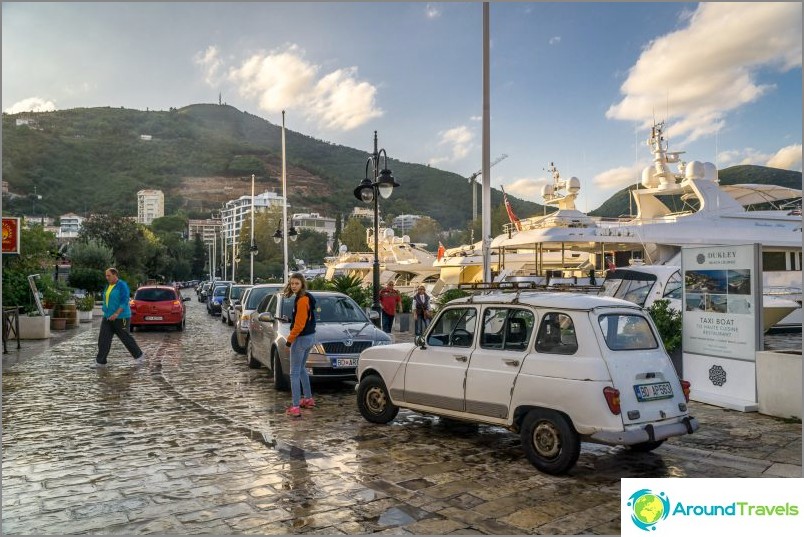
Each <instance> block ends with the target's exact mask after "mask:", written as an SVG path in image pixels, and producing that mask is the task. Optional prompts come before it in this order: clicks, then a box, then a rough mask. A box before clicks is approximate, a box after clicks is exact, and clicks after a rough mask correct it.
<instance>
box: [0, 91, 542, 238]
mask: <svg viewBox="0 0 804 537" xmlns="http://www.w3.org/2000/svg"><path fill="white" fill-rule="evenodd" d="M17 119H29V124H27V125H17V124H16V120H17ZM142 135H147V136H150V139H142V138H141V136H142ZM286 154H287V179H288V180H287V185H288V201H289V203H290V205H291V206H292V207H293V211H294V212H303V211H317V212H320V213H322V214H326V215H332V216H334V215H335V214H336V213H342V214H346V213H350V212H351V210H352V208H353V207H354V206H355V205H358V204H359V202H358V201H357V200H355V198H354V196H353V194H352V191H353V190H354V188H355V187H356V186H357V185H358V183H359V180H360V179H361V178H362V177H363V176H364V173H365V164H366V158H367V156H368V154H367V153H366V151H362V150H357V149H352V148H349V147H344V146H341V145H337V144H333V143H330V142H326V141H323V140H317V139H315V138H312V137H310V136H305V135H303V134H300V133H297V132H293V131H291V130H286ZM388 166H389V168H390V169H391V170H392V172H393V174H394V177H395V178H396V180H397V182H399V183H400V184H401V185H402V186H401V188H399V189H396V190H395V191H394V195H393V196H392V197H391V198H390V199H389V200H387V201H386V200H383V201H382V212H383V214H395V215H396V214H408V213H410V214H426V215H430V216H432V217H433V218H435V219H436V220H438V221H439V223H440V224H441V226H442V227H443V228H444V229H449V228H463V227H464V226H465V225H466V222H467V221H468V220H469V219H470V218H471V212H472V211H471V203H472V192H471V189H470V187H469V184H468V183H467V180H466V178H464V177H461V176H460V175H458V174H455V173H450V172H446V171H443V170H438V169H435V168H431V167H429V166H426V165H421V164H414V163H407V162H400V161H398V160H394V159H388ZM252 173H254V174H255V175H256V178H257V183H258V186H257V189H258V192H262V191H264V190H271V189H274V190H275V191H276V192H281V127H280V126H277V125H274V124H272V123H270V122H268V121H266V120H264V119H262V118H259V117H257V116H254V115H252V114H249V113H246V112H241V111H239V110H237V109H236V108H234V107H231V106H227V105H215V104H196V105H191V106H187V107H184V108H180V109H171V110H169V111H140V110H129V109H123V108H109V107H103V108H78V109H70V110H59V111H54V112H43V113H36V114H16V115H8V114H3V180H5V181H8V183H9V188H10V191H11V192H12V193H13V194H16V195H17V196H11V197H10V198H9V197H7V198H5V199H4V208H3V210H4V212H6V213H7V214H16V215H19V214H23V213H28V214H30V212H31V210H32V209H33V203H34V201H33V196H32V195H33V193H34V186H36V192H37V194H39V195H41V196H42V199H41V200H36V201H35V204H36V207H35V210H36V213H37V214H46V215H49V216H58V215H60V214H64V213H67V212H75V213H78V214H86V213H92V212H108V213H118V214H126V215H133V214H136V209H137V207H136V192H137V191H138V190H141V189H144V188H156V189H160V190H162V191H163V192H164V193H165V205H166V207H165V212H166V214H172V213H174V212H175V211H177V210H179V209H182V210H184V211H185V212H187V213H188V214H190V215H191V216H193V217H201V218H206V217H209V214H210V212H211V211H214V210H217V209H220V207H221V204H222V202H224V201H226V200H228V199H232V198H236V197H238V196H240V195H244V194H247V193H250V177H251V174H252ZM509 199H510V200H511V205H512V206H513V208H514V211H515V212H516V213H517V214H520V215H529V214H541V212H542V206H541V205H539V204H536V203H532V202H529V201H524V200H520V199H517V198H514V197H512V196H509ZM447 200H448V201H449V202H448V203H445V202H446V201H447ZM491 203H492V206H495V207H496V206H498V205H501V204H502V193H501V192H500V191H498V190H493V191H492V196H491Z"/></svg>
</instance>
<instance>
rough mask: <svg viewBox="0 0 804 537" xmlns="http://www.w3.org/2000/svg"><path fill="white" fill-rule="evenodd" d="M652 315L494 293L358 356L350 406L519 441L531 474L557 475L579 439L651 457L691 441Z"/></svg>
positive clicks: (575, 299)
mask: <svg viewBox="0 0 804 537" xmlns="http://www.w3.org/2000/svg"><path fill="white" fill-rule="evenodd" d="M657 334H658V332H657V330H656V327H655V326H654V324H653V321H652V320H651V318H650V316H649V315H647V314H646V313H645V311H644V310H643V309H642V308H640V307H638V306H635V305H634V304H633V303H631V302H626V301H624V300H620V299H612V298H604V297H598V296H590V295H585V294H579V293H544V292H542V293H535V292H533V293H517V294H513V293H511V294H501V293H495V294H490V295H484V296H475V297H469V298H464V299H459V300H455V301H452V302H449V303H448V304H447V305H446V306H445V307H444V308H443V309H442V310H441V311H440V312H439V313H438V315H437V317H436V318H435V319H434V320H433V321H432V323H431V325H430V326H429V328H428V329H427V331H426V332H425V334H424V336H420V337H418V338H417V339H416V343H399V344H396V345H392V346H390V347H384V348H383V349H374V348H370V349H367V350H366V351H364V352H363V353H362V354H361V355H360V361H359V362H358V370H357V376H358V378H359V384H358V386H357V406H358V409H359V411H360V413H361V414H362V415H363V417H364V418H365V419H366V420H368V421H371V422H374V423H387V422H390V421H391V420H393V419H394V418H395V417H396V414H397V412H398V411H399V408H400V407H402V408H409V409H412V410H415V411H417V412H422V413H427V414H436V415H439V416H444V417H446V418H452V419H457V420H464V421H470V422H477V423H486V424H492V425H498V426H503V427H507V428H509V429H510V430H512V431H515V432H519V433H520V435H521V438H522V445H523V447H524V451H525V454H526V456H527V458H528V459H529V460H530V462H531V463H532V464H533V465H534V466H535V467H536V468H538V469H539V470H541V471H543V472H546V473H549V474H561V473H564V472H566V471H568V470H569V469H571V468H572V467H573V466H574V465H575V463H576V461H577V460H578V456H579V455H580V446H581V441H584V442H597V443H602V444H609V445H625V446H629V447H630V448H631V449H632V450H635V451H651V450H653V449H655V448H657V447H658V446H660V445H661V444H662V443H663V442H664V441H665V439H667V438H670V437H673V436H680V435H685V434H691V433H692V432H694V431H695V430H697V429H698V421H697V420H696V419H695V418H692V417H690V415H689V412H688V410H687V402H688V401H689V390H690V385H689V383H688V382H686V381H683V380H680V379H679V378H678V376H677V374H676V371H675V368H674V367H673V364H672V362H671V361H670V357H669V356H668V355H667V353H666V351H665V349H664V347H663V346H662V343H661V339H660V338H659V337H658V336H657Z"/></svg>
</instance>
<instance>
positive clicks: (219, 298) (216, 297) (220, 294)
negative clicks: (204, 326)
mask: <svg viewBox="0 0 804 537" xmlns="http://www.w3.org/2000/svg"><path fill="white" fill-rule="evenodd" d="M231 285H232V282H215V285H214V286H213V287H212V292H211V293H210V294H209V298H208V299H207V313H209V314H210V315H220V314H221V304H222V303H223V299H224V298H226V291H227V290H228V289H229V287H230V286H231Z"/></svg>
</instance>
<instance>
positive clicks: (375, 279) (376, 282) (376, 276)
mask: <svg viewBox="0 0 804 537" xmlns="http://www.w3.org/2000/svg"><path fill="white" fill-rule="evenodd" d="M372 159H373V161H374V185H375V186H374V264H373V265H372V270H373V271H374V273H373V274H372V288H373V289H372V291H373V294H374V304H373V305H372V308H373V309H374V311H376V312H377V313H380V309H381V308H380V201H379V199H378V198H379V197H380V191H379V188H378V187H377V186H376V185H377V178H378V177H379V176H380V169H379V165H380V153H379V150H378V149H377V131H374V154H373V156H372Z"/></svg>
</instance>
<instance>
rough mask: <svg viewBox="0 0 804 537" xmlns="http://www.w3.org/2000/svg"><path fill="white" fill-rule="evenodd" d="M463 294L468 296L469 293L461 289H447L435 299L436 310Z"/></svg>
mask: <svg viewBox="0 0 804 537" xmlns="http://www.w3.org/2000/svg"><path fill="white" fill-rule="evenodd" d="M465 296H469V293H467V292H466V291H464V290H463V289H447V290H446V291H444V292H443V293H441V294H440V295H438V298H437V299H436V301H435V306H436V310H440V309H441V308H443V307H444V306H446V305H447V303H448V302H450V301H452V300H455V299H457V298H463V297H465Z"/></svg>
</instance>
